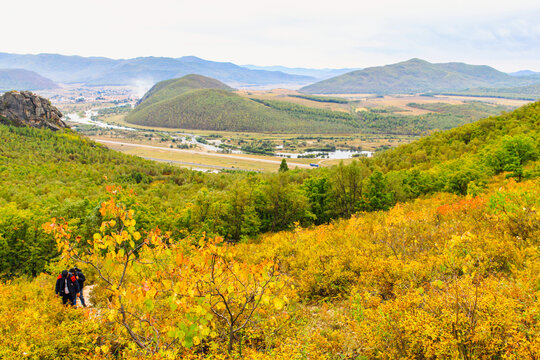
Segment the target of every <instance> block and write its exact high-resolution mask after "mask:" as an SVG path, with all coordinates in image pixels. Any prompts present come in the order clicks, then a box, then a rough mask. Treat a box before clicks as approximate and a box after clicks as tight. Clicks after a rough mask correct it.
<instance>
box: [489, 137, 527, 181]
mask: <svg viewBox="0 0 540 360" xmlns="http://www.w3.org/2000/svg"><path fill="white" fill-rule="evenodd" d="M537 159H538V145H537V144H536V143H535V141H534V140H533V139H532V138H530V137H528V136H525V135H517V136H512V137H510V136H505V137H504V138H503V140H502V143H501V145H500V146H499V148H498V149H497V150H496V151H495V152H494V153H493V155H492V156H491V157H490V159H489V164H490V165H491V167H492V168H493V169H494V170H495V172H496V173H501V172H503V171H509V172H511V174H510V176H512V177H516V178H517V180H518V181H521V180H522V179H523V167H524V165H525V164H526V163H527V162H529V161H534V160H537Z"/></svg>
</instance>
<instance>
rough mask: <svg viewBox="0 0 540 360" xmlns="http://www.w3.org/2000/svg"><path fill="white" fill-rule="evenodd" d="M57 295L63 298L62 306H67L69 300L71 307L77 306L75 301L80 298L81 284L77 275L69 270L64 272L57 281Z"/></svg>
mask: <svg viewBox="0 0 540 360" xmlns="http://www.w3.org/2000/svg"><path fill="white" fill-rule="evenodd" d="M55 293H56V295H57V296H58V295H61V296H62V304H64V305H65V304H67V302H68V300H69V301H70V303H71V305H75V299H76V297H77V296H79V293H80V288H79V282H78V281H77V278H76V277H75V275H72V274H70V273H69V272H68V271H67V270H63V271H62V274H60V275H58V278H57V279H56V290H55Z"/></svg>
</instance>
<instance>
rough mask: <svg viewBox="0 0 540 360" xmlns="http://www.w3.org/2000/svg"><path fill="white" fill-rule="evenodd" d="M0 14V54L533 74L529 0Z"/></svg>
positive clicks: (35, 5) (65, 5)
mask: <svg viewBox="0 0 540 360" xmlns="http://www.w3.org/2000/svg"><path fill="white" fill-rule="evenodd" d="M1 12H2V17H1V20H0V29H1V30H2V37H1V40H0V52H10V53H32V54H37V53H42V52H47V53H60V54H65V55H82V56H106V57H112V58H131V57H137V56H169V57H180V56H185V55H195V56H199V57H202V58H204V59H208V60H215V61H231V62H234V63H236V64H255V65H284V66H291V67H317V68H322V67H331V68H337V67H368V66H375V65H383V64H389V63H394V62H398V61H403V60H407V59H410V58H413V57H418V58H422V59H425V60H428V61H432V62H449V61H462V62H467V63H471V64H487V65H491V66H494V67H495V68H497V69H499V70H502V71H516V70H521V69H531V70H535V71H540V21H539V19H540V1H539V0H510V1H507V0H489V1H484V0H467V1H465V0H445V1H441V0H429V1H427V0H375V1H363V0H355V1H343V0H332V1H317V0H272V1H257V0H249V1H247V0H245V1H244V0H225V1H224V0H219V1H205V0H190V1H183V0H145V1H139V0H24V1H5V2H3V3H2V6H1Z"/></svg>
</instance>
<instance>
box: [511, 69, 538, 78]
mask: <svg viewBox="0 0 540 360" xmlns="http://www.w3.org/2000/svg"><path fill="white" fill-rule="evenodd" d="M508 75H512V76H531V75H533V76H538V77H539V78H540V72H534V71H532V70H520V71H516V72H511V73H508Z"/></svg>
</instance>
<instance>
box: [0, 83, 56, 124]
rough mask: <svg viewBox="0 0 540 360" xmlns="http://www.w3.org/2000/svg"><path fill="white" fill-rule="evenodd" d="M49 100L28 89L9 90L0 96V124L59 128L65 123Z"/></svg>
mask: <svg viewBox="0 0 540 360" xmlns="http://www.w3.org/2000/svg"><path fill="white" fill-rule="evenodd" d="M61 118H62V113H61V112H60V110H58V109H57V108H56V107H54V106H52V105H51V102H50V101H49V100H47V99H45V98H42V97H41V96H38V95H36V94H34V93H31V92H30V91H9V92H7V93H5V94H4V95H2V96H0V124H5V125H13V126H31V127H35V128H46V129H51V130H60V129H63V128H65V127H67V125H66V124H65V123H64V122H63V121H62V119H61Z"/></svg>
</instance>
